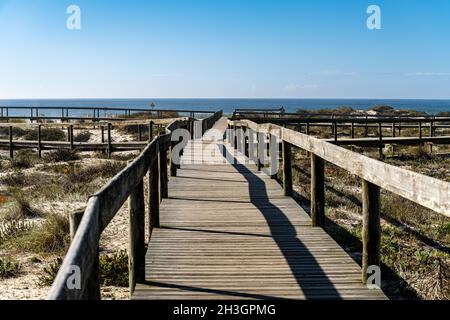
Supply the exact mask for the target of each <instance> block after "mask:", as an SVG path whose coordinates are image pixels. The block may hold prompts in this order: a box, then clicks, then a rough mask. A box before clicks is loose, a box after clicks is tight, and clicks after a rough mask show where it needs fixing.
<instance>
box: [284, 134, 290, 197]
mask: <svg viewBox="0 0 450 320" xmlns="http://www.w3.org/2000/svg"><path fill="white" fill-rule="evenodd" d="M283 189H284V195H285V196H292V164H291V144H290V143H289V142H286V141H283Z"/></svg>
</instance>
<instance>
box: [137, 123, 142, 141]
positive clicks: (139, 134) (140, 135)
mask: <svg viewBox="0 0 450 320" xmlns="http://www.w3.org/2000/svg"><path fill="white" fill-rule="evenodd" d="M138 140H139V142H141V141H142V130H141V125H140V124H138Z"/></svg>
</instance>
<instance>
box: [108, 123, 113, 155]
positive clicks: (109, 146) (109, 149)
mask: <svg viewBox="0 0 450 320" xmlns="http://www.w3.org/2000/svg"><path fill="white" fill-rule="evenodd" d="M111 127H112V124H111V123H108V157H109V158H111V154H112V141H111V140H112V139H111V129H112V128H111Z"/></svg>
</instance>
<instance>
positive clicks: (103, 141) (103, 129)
mask: <svg viewBox="0 0 450 320" xmlns="http://www.w3.org/2000/svg"><path fill="white" fill-rule="evenodd" d="M100 128H101V131H102V143H105V127H104V126H101V127H100Z"/></svg>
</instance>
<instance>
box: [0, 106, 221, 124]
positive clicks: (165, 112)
mask: <svg viewBox="0 0 450 320" xmlns="http://www.w3.org/2000/svg"><path fill="white" fill-rule="evenodd" d="M42 111H45V112H48V111H51V112H52V113H58V114H60V116H59V115H58V116H56V115H53V116H45V115H42V114H41V112H42ZM101 112H102V113H103V116H101ZM215 112H216V111H208V110H189V109H183V110H181V109H142V108H126V107H118V108H112V107H95V106H93V107H67V106H66V107H63V106H61V107H46V106H36V107H30V106H0V120H1V121H10V120H17V119H28V120H30V121H36V122H39V121H44V120H61V121H70V120H84V121H86V120H90V121H112V120H116V121H117V120H129V119H130V118H132V117H133V114H146V115H148V116H150V117H155V118H172V117H173V114H176V113H179V114H180V115H181V114H183V115H189V116H190V117H191V118H196V115H206V117H203V118H208V117H210V116H211V115H213V114H214V113H215ZM12 113H14V114H12ZM74 113H76V115H75V114H74ZM83 113H85V114H83ZM82 114H83V115H82Z"/></svg>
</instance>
